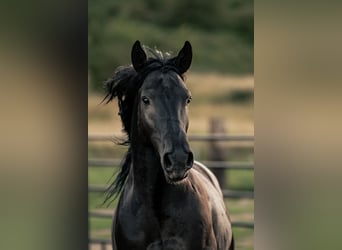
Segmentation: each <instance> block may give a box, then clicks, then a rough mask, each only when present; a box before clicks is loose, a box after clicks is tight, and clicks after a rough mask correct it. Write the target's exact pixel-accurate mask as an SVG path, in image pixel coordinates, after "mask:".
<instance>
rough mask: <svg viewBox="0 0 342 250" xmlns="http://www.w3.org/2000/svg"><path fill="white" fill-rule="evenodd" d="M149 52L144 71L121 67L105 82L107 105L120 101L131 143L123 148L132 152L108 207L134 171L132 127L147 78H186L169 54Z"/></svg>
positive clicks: (112, 187)
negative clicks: (159, 75) (158, 72)
mask: <svg viewBox="0 0 342 250" xmlns="http://www.w3.org/2000/svg"><path fill="white" fill-rule="evenodd" d="M145 50H147V52H149V54H150V58H149V59H148V60H147V62H146V64H145V65H144V67H143V68H142V69H141V70H139V71H138V72H137V71H136V70H135V69H134V68H133V66H132V65H129V66H120V67H118V68H117V69H116V70H115V72H114V75H113V77H112V78H110V79H108V80H107V81H106V82H105V90H106V96H105V98H104V99H103V101H106V104H107V103H109V102H110V101H112V100H113V99H114V98H115V97H117V99H118V106H119V115H120V117H121V121H122V125H123V131H124V132H125V133H126V135H127V137H128V139H127V141H124V142H122V143H120V144H127V145H129V148H128V151H127V153H126V156H125V157H124V159H123V161H122V164H121V169H120V172H119V173H118V174H117V176H116V178H115V180H114V181H113V182H112V183H111V184H110V186H109V188H108V189H107V191H106V197H105V201H104V203H107V202H108V201H110V202H111V201H113V200H114V199H115V198H116V197H117V195H118V194H119V193H120V192H121V190H122V189H123V187H124V185H125V181H126V179H127V176H128V174H129V171H130V166H131V161H132V157H131V142H132V140H131V139H132V137H131V135H132V130H133V129H135V126H133V127H132V124H131V123H132V120H133V119H132V118H133V115H134V114H133V112H134V104H135V99H136V96H137V93H138V92H139V89H140V87H141V86H142V84H143V82H144V80H145V78H146V77H147V75H148V74H150V73H151V72H153V71H156V70H161V71H162V72H168V71H174V72H176V73H177V74H178V75H180V77H181V78H183V76H182V74H180V72H179V70H178V68H177V67H176V64H175V58H170V55H169V54H168V53H162V52H160V51H158V50H152V49H149V48H146V47H145Z"/></svg>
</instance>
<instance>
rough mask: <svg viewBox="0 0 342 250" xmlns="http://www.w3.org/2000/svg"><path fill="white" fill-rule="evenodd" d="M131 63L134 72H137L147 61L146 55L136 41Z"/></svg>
mask: <svg viewBox="0 0 342 250" xmlns="http://www.w3.org/2000/svg"><path fill="white" fill-rule="evenodd" d="M131 61H132V64H133V68H134V69H135V71H139V70H140V69H141V68H142V67H143V66H144V64H145V63H146V61H147V56H146V53H145V51H144V49H143V48H142V47H141V44H140V41H138V40H137V41H136V42H135V43H134V44H133V47H132V52H131Z"/></svg>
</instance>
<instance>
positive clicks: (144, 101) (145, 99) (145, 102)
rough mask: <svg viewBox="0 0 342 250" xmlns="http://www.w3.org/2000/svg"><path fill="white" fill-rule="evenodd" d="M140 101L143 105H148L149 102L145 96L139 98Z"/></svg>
mask: <svg viewBox="0 0 342 250" xmlns="http://www.w3.org/2000/svg"><path fill="white" fill-rule="evenodd" d="M141 100H142V101H143V103H144V104H146V105H147V104H150V100H149V99H148V98H147V97H146V96H143V97H142V98H141Z"/></svg>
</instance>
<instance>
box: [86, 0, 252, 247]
mask: <svg viewBox="0 0 342 250" xmlns="http://www.w3.org/2000/svg"><path fill="white" fill-rule="evenodd" d="M136 40H140V41H141V42H142V43H143V44H144V45H146V46H148V47H150V48H156V49H159V50H161V51H164V52H170V53H171V54H174V55H176V54H177V53H178V51H179V50H180V49H181V47H182V46H183V44H184V41H185V40H188V41H190V42H191V44H192V47H193V63H192V66H191V68H190V70H189V71H188V73H187V74H186V84H187V86H188V88H189V89H190V91H191V93H192V97H193V101H192V102H191V105H190V108H189V119H190V127H189V138H190V143H191V147H192V149H193V151H194V154H195V158H196V159H197V160H199V161H202V162H205V163H207V165H208V166H209V167H212V169H213V171H215V173H216V174H217V176H218V178H219V179H220V182H221V185H222V188H223V189H224V192H225V197H226V205H227V208H228V210H229V212H230V215H231V218H232V220H233V222H235V224H234V229H233V230H234V234H235V237H236V245H237V249H254V248H253V238H254V236H253V235H254V199H253V197H254V193H253V191H254V137H253V135H254V117H253V105H254V77H253V73H254V72H253V70H254V6H253V1H249V0H229V1H226V0H214V1H202V0H189V1H184V0H172V1H171V0H163V1H157V0H145V1H139V0H130V1H123V0H117V1H104V0H101V1H94V0H89V1H88V157H89V159H88V165H89V167H88V178H89V191H90V192H89V215H90V217H89V226H90V227H89V236H90V242H91V243H94V244H91V245H90V247H91V249H101V247H103V248H105V249H106V248H108V249H110V248H109V247H110V246H109V245H108V242H109V241H108V240H109V239H110V228H111V217H112V214H113V209H114V208H115V206H116V201H114V202H113V204H111V205H110V206H109V207H107V206H103V205H102V202H103V199H104V195H103V192H104V190H105V187H106V186H108V184H109V182H110V181H111V180H113V178H114V177H115V174H116V172H117V171H118V168H117V166H118V165H119V162H120V159H121V158H122V156H123V154H124V152H125V151H126V149H127V148H126V147H123V146H118V145H115V144H114V143H113V142H112V141H111V140H110V138H112V137H113V136H114V135H115V136H120V135H122V132H121V128H122V127H121V121H120V119H119V116H118V115H117V113H118V108H117V102H116V100H115V101H113V102H112V103H110V104H107V105H105V104H100V103H101V101H102V99H103V97H104V90H103V82H104V81H105V80H106V79H108V78H109V77H111V76H112V74H113V72H114V70H115V69H116V68H117V67H118V66H120V65H127V64H130V63H131V62H130V53H131V47H132V45H133V43H134V42H135V41H136ZM213 134H219V135H224V136H219V137H221V138H223V137H227V138H226V139H223V140H220V141H216V140H211V141H209V139H210V138H208V136H209V137H210V136H212V135H213ZM194 136H195V137H196V136H200V139H195V138H194ZM204 137H206V138H204ZM100 243H103V245H101V244H100Z"/></svg>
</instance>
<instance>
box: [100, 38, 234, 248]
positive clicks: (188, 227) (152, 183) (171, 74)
mask: <svg viewBox="0 0 342 250" xmlns="http://www.w3.org/2000/svg"><path fill="white" fill-rule="evenodd" d="M150 52H152V53H153V51H150ZM131 60H132V66H126V67H119V68H118V69H117V70H116V72H115V74H114V76H113V78H111V79H109V80H108V81H107V82H106V87H107V95H106V97H105V99H104V100H107V103H108V102H110V101H111V100H112V99H113V98H115V97H117V98H118V105H119V110H120V112H119V115H120V116H121V120H122V123H123V129H124V131H125V132H126V133H127V138H128V140H127V142H128V145H129V148H128V151H127V154H126V156H125V158H124V160H123V163H122V166H121V170H120V173H119V174H118V176H117V177H116V179H115V181H114V182H113V183H112V185H111V187H110V188H109V193H108V196H107V199H109V198H111V197H113V196H115V195H116V194H119V193H120V192H121V195H120V199H119V203H118V206H117V209H116V213H115V215H114V219H113V229H112V243H113V249H118V250H135V249H144V250H145V249H148V250H152V249H164V250H166V249H168V250H171V249H172V250H190V249H191V250H201V249H207V250H209V249H210V250H212V249H220V250H221V249H225V250H228V249H234V240H233V236H232V228H231V223H230V219H229V217H228V216H227V214H226V208H225V204H224V201H223V195H222V192H221V189H220V187H219V184H218V181H217V179H216V178H215V176H214V175H213V174H212V173H211V172H210V171H209V170H208V169H207V168H206V167H205V166H204V165H202V164H200V163H199V162H196V161H195V162H194V159H193V153H192V152H191V149H190V146H189V143H188V141H187V135H186V132H187V130H188V126H189V121H188V115H187V109H188V104H189V103H190V101H191V94H190V92H189V90H188V89H187V88H186V86H185V84H184V81H183V79H184V78H183V74H184V73H185V72H186V71H187V70H188V69H189V67H190V64H191V61H192V48H191V44H190V43H189V42H188V41H187V42H185V44H184V47H183V48H182V49H181V50H180V52H179V53H178V55H177V56H176V57H173V58H170V57H169V58H167V57H166V56H164V55H163V54H162V53H160V52H154V55H153V56H152V57H150V58H147V56H146V53H145V51H144V49H143V48H142V47H141V44H140V42H139V41H136V42H135V44H134V45H133V48H132V52H131Z"/></svg>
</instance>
